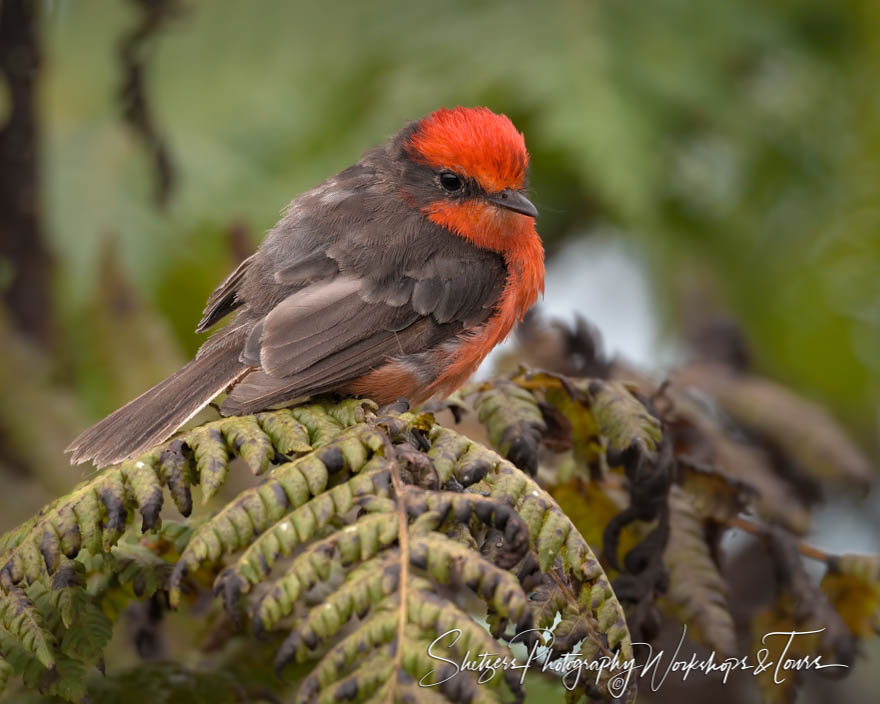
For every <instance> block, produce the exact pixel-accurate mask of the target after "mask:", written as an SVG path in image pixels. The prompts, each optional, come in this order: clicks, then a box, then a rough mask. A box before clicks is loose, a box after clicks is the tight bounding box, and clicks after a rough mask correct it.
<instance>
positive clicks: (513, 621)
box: [0, 385, 631, 702]
mask: <svg viewBox="0 0 880 704" xmlns="http://www.w3.org/2000/svg"><path fill="white" fill-rule="evenodd" d="M504 389H505V390H504V394H500V393H499V394H494V395H493V394H491V393H490V390H489V389H486V390H485V391H486V395H485V397H484V398H483V401H482V403H483V404H484V406H485V408H490V410H489V411H486V413H485V414H484V420H487V422H489V421H490V419H491V418H494V419H495V420H492V421H491V422H492V423H494V422H496V421H498V422H499V428H501V426H503V425H504V424H505V423H507V422H508V421H509V420H510V419H511V418H516V419H518V420H516V423H517V428H518V430H517V433H519V435H516V433H514V434H513V435H511V432H510V431H507V434H506V435H505V431H504V430H503V429H500V430H499V433H500V434H499V436H498V438H497V440H498V441H499V443H500V444H501V446H502V449H504V447H503V445H504V442H507V441H508V440H510V441H511V442H512V445H511V447H513V446H514V445H516V443H517V442H518V441H516V440H515V438H514V440H511V438H513V437H514V435H516V437H522V436H523V433H525V432H526V431H525V428H526V427H529V428H532V430H534V431H535V432H536V433H538V435H539V434H540V431H539V430H538V427H539V426H538V423H539V421H540V416H541V412H540V410H539V408H538V405H537V400H536V397H534V396H533V395H532V394H531V392H529V391H527V390H525V389H521V388H519V387H517V386H513V385H505V387H504ZM491 399H494V400H491ZM485 404H488V405H485ZM493 404H494V405H493ZM375 411H376V409H375V406H374V405H372V404H370V403H369V402H365V401H344V402H342V403H340V404H337V405H335V406H334V405H330V406H323V405H321V404H311V405H308V406H301V407H295V408H291V409H286V410H283V411H273V412H268V413H261V414H258V415H256V416H246V417H241V418H224V419H221V420H218V421H212V422H210V423H207V424H205V425H203V426H201V427H199V428H195V429H193V430H189V431H184V432H182V433H180V434H178V435H177V436H175V437H174V438H172V439H170V440H169V441H167V442H166V443H164V444H162V445H160V446H158V447H156V448H154V449H153V450H151V451H150V452H148V453H145V454H144V455H142V456H140V457H137V458H134V459H132V460H128V461H126V462H124V463H122V464H121V465H119V466H118V467H111V468H108V469H105V470H103V471H102V472H99V473H98V474H96V475H94V476H93V477H91V478H90V479H89V480H88V481H86V482H84V483H83V484H82V485H80V486H79V487H78V488H77V489H75V490H74V491H73V492H72V493H71V494H69V495H68V496H66V497H63V498H62V499H60V500H58V501H56V502H55V503H54V504H52V505H51V506H49V507H47V509H46V510H45V511H44V512H43V513H42V514H41V515H40V516H39V517H38V518H37V519H36V520H34V521H30V522H28V523H27V524H26V525H25V526H23V527H22V528H20V529H18V530H17V531H15V532H13V533H11V534H9V535H7V536H4V538H3V539H2V540H0V545H5V546H6V549H5V552H4V554H3V556H2V565H3V566H2V568H0V584H2V586H3V589H4V590H5V591H4V594H7V595H14V596H15V598H17V599H18V600H19V601H18V602H16V603H17V604H18V606H17V607H16V608H18V609H19V611H21V609H26V611H27V614H28V615H29V617H30V621H28V622H27V624H26V625H22V623H23V622H19V621H16V622H14V623H12V622H11V623H12V629H11V630H10V631H9V634H8V637H7V638H6V640H4V641H3V642H0V653H2V654H3V655H4V656H6V655H7V651H9V653H11V655H10V657H11V658H12V659H11V660H9V661H10V662H12V663H13V667H14V668H15V670H16V672H25V671H27V672H31V675H27V676H26V679H27V677H30V679H29V680H27V681H31V682H32V681H35V679H34V678H35V677H36V678H37V679H38V678H39V676H43V675H45V673H46V672H49V671H54V670H52V668H53V667H54V668H55V670H57V671H60V670H61V669H62V668H66V669H67V670H69V672H70V673H73V674H75V675H76V677H74V679H72V680H70V683H71V687H72V686H73V685H76V686H80V687H82V686H84V684H83V681H84V680H83V677H84V675H83V666H84V665H88V664H89V663H90V662H91V661H93V660H94V659H95V658H96V657H99V655H100V652H101V651H102V649H103V647H104V646H105V645H106V640H107V638H109V632H110V631H109V628H110V625H109V621H108V620H107V619H106V617H105V616H103V614H102V615H101V618H98V617H97V614H98V612H97V611H96V610H95V609H97V608H98V606H97V602H95V600H94V597H93V596H92V595H90V594H89V593H88V592H87V591H86V590H85V588H84V580H82V579H81V577H82V575H83V574H84V571H85V570H89V571H90V573H94V575H95V576H96V577H97V576H98V575H100V579H96V580H91V584H92V585H93V588H94V589H96V590H97V591H96V593H101V594H105V595H110V594H113V595H115V596H113V599H118V598H119V597H120V596H122V597H123V599H130V598H133V596H145V595H151V594H155V593H156V592H158V591H159V590H164V589H167V590H168V592H169V596H170V600H171V602H172V604H179V603H180V602H181V595H182V589H183V586H184V579H186V578H187V577H188V576H193V577H195V576H197V575H201V576H198V578H197V579H195V580H188V581H187V584H193V585H196V586H198V585H199V584H204V583H205V582H204V578H203V577H204V575H205V574H206V573H207V574H208V575H209V576H210V575H211V574H212V572H211V571H210V570H212V569H214V568H217V567H221V568H222V569H221V570H220V571H219V574H218V575H217V576H216V578H215V579H214V589H215V593H219V594H221V595H222V597H223V600H224V602H225V605H226V607H227V609H228V610H229V611H230V612H231V613H232V614H233V615H234V616H236V617H237V616H238V615H239V614H241V613H245V614H248V615H249V617H250V621H251V625H252V627H253V628H254V629H255V630H256V631H258V632H264V633H268V632H269V631H273V630H275V631H277V630H281V631H282V632H283V631H285V630H286V631H287V635H286V638H285V639H284V641H283V643H282V645H281V647H280V649H279V650H278V653H277V658H276V661H277V665H278V666H279V668H281V667H284V666H285V665H286V664H287V663H288V662H290V661H293V660H297V661H301V662H306V661H312V660H314V659H315V658H316V657H320V658H321V659H320V661H319V662H318V663H317V666H316V667H315V668H314V669H312V670H311V672H310V673H309V674H307V675H306V678H305V679H304V680H303V683H302V686H301V688H300V693H299V696H300V698H301V699H302V700H303V701H306V700H308V701H311V700H313V699H317V700H319V701H320V700H325V699H329V698H333V697H336V696H343V695H344V696H347V697H355V698H360V699H370V698H375V697H377V696H381V697H384V700H394V701H402V700H405V699H406V697H407V696H409V694H411V692H412V691H417V690H413V689H412V688H413V686H417V683H418V681H419V680H420V679H421V678H423V677H425V676H426V675H427V674H428V673H430V672H431V670H436V671H435V673H434V676H435V678H436V676H437V674H438V673H439V669H437V668H436V667H435V665H437V664H438V661H437V660H436V659H433V658H431V657H429V655H428V646H429V645H430V644H431V643H432V642H433V641H434V640H435V639H436V638H437V637H438V635H440V634H442V633H444V632H445V631H450V630H455V629H457V632H458V631H460V636H459V640H458V641H456V643H455V645H450V652H455V653H457V654H458V655H463V653H464V652H466V651H467V650H468V649H477V648H479V649H480V650H481V651H489V650H491V651H492V652H502V653H508V652H509V651H508V650H507V647H506V645H505V641H506V639H508V638H510V637H512V635H515V634H516V633H520V632H523V631H527V630H528V629H530V628H531V627H532V625H533V624H535V623H536V618H537V619H540V622H541V623H542V624H543V625H546V626H548V627H549V626H550V625H552V621H553V618H554V617H555V615H556V614H555V612H554V613H553V614H551V613H550V609H549V607H548V604H549V603H550V602H549V601H547V602H544V603H543V604H538V603H534V602H533V601H532V600H531V599H530V597H531V596H532V592H533V589H534V584H535V583H537V582H534V580H533V582H534V583H533V584H532V586H529V585H530V582H529V580H528V579H524V578H523V568H522V565H524V564H526V563H528V564H531V565H532V566H533V567H532V568H531V570H532V572H535V571H537V573H538V574H540V575H542V576H543V577H545V578H548V579H551V580H552V581H553V582H554V583H555V584H557V585H558V589H559V594H558V596H559V598H558V599H556V600H555V601H554V602H553V603H554V604H556V605H557V607H558V609H559V611H561V612H562V613H563V622H564V623H565V624H571V625H572V628H577V629H578V633H582V634H583V638H584V639H586V640H585V646H584V648H585V652H600V651H601V652H602V653H610V652H612V651H615V650H619V651H620V652H621V654H622V655H623V656H624V657H625V658H628V657H631V644H630V641H629V635H628V633H627V630H626V624H625V619H624V618H623V611H622V608H621V606H620V604H619V602H617V600H616V598H615V597H614V594H613V592H612V591H611V586H610V583H609V582H608V579H607V577H606V576H605V575H604V572H603V571H602V568H601V567H600V565H599V562H598V560H597V559H596V557H595V555H594V554H593V553H592V551H591V550H590V548H589V546H588V545H587V543H586V541H585V540H584V539H583V537H581V536H580V534H579V533H578V532H577V530H576V528H575V527H574V525H573V524H572V523H571V521H570V520H568V518H567V517H566V516H565V514H564V513H563V512H562V511H561V509H560V508H559V506H558V505H557V504H556V502H555V501H554V500H553V498H552V497H551V496H550V494H548V493H547V492H545V491H544V490H543V489H542V488H540V487H539V486H538V484H537V483H536V482H535V481H534V480H533V479H532V478H531V477H530V476H529V475H528V474H526V473H524V472H523V471H521V470H519V469H517V468H516V467H515V466H514V464H512V463H511V462H510V461H508V460H506V459H504V458H503V457H501V456H500V455H499V454H498V453H497V452H495V451H492V450H489V449H487V448H485V447H483V446H481V445H479V444H478V443H475V442H473V441H471V440H469V439H468V438H466V437H464V436H462V435H459V434H458V433H455V432H454V431H451V430H446V429H444V428H440V427H439V426H435V425H434V423H433V418H432V417H431V416H429V415H427V414H423V415H416V414H412V413H402V414H401V413H397V412H396V411H393V410H388V411H386V412H385V414H384V415H377V413H376V412H375ZM505 438H506V439H505ZM509 449H510V448H508V450H509ZM507 454H510V452H508V453H507ZM235 457H240V458H241V459H243V460H244V462H245V463H247V464H248V465H249V466H250V469H251V471H252V472H253V473H254V474H257V475H260V476H261V482H260V483H259V484H258V485H256V486H254V487H252V488H248V489H245V490H244V491H242V492H240V493H239V494H238V495H237V496H236V497H235V498H233V499H232V500H231V501H229V502H228V503H227V504H226V505H225V506H224V507H223V508H221V509H220V510H219V511H218V512H217V513H216V514H215V515H214V516H213V517H211V518H209V519H207V520H203V521H201V522H200V523H199V522H195V523H194V524H193V525H195V526H197V527H195V528H194V529H193V528H191V527H188V526H180V525H176V524H173V523H170V522H169V523H166V526H162V524H161V523H160V519H159V515H160V511H161V510H162V507H163V499H164V496H165V489H167V490H168V493H169V494H170V496H171V497H172V499H173V501H174V503H175V505H176V506H177V508H178V509H179V510H180V511H181V513H183V514H185V515H186V514H189V513H190V512H191V511H192V510H193V500H192V498H193V497H192V488H193V487H194V486H199V485H200V486H201V490H202V495H203V498H204V499H206V500H207V499H209V498H211V497H212V496H215V495H216V492H217V490H218V489H219V488H220V486H222V484H223V483H224V481H225V479H226V477H227V475H228V472H229V469H230V462H231V460H232V459H233V458H235ZM138 513H139V514H140V516H141V520H140V528H141V530H143V531H148V532H150V535H149V536H145V537H144V538H142V539H141V540H140V541H139V542H137V541H136V540H134V532H133V531H131V532H129V533H126V531H128V530H129V529H130V528H133V527H134V524H135V523H136V516H137V515H138ZM124 535H125V538H124V539H121V538H122V537H123V536H124ZM72 558H76V562H70V560H71V559H72ZM172 565H173V566H172ZM52 575H55V576H56V578H57V580H61V581H62V582H65V583H64V584H60V583H59V584H55V583H54V582H53V584H52V585H49V582H48V581H47V580H48V579H49V578H50V577H51V576H52ZM61 575H69V577H64V578H63V579H62V578H61ZM57 580H56V581H57ZM65 580H66V581H65ZM20 585H21V586H20ZM27 585H30V586H27ZM23 587H27V590H26V591H25V590H24V589H23ZM31 590H32V591H33V594H30V592H31ZM464 594H467V595H468V596H467V597H466V598H465V597H464V596H463V595H464ZM9 598H10V599H12V597H9ZM32 599H36V602H33V601H32ZM459 599H464V601H459ZM316 600H317V601H318V603H316ZM468 600H469V601H468ZM114 603H118V602H114ZM123 603H124V602H123ZM464 603H469V604H471V605H474V604H481V605H482V606H481V609H482V612H483V614H484V615H485V616H486V617H487V618H488V619H489V621H490V622H491V623H492V624H493V629H492V632H491V633H490V632H487V631H486V630H485V629H484V628H482V627H481V626H480V625H479V624H478V623H477V622H476V621H474V620H473V616H474V615H477V616H478V615H481V614H480V608H478V609H477V612H476V613H475V614H473V615H472V614H471V613H470V612H469V611H465V610H463V609H462V604H464ZM9 604H10V606H12V605H13V602H12V601H10V602H9ZM241 607H244V608H241ZM114 608H117V611H116V613H118V607H113V608H110V609H109V612H111V613H112V612H113V609H114ZM470 608H473V606H471V607H469V609H470ZM43 612H46V613H49V614H51V615H52V619H51V620H49V621H46V622H45V623H42V622H41V621H40V619H41V617H42V613H43ZM13 613H14V611H12V610H8V614H10V617H11V615H12V614H13ZM15 613H17V612H15ZM102 619H103V620H102ZM508 626H510V627H511V628H512V629H513V633H512V634H511V633H507V631H508ZM272 637H274V636H272ZM279 640H280V639H279ZM19 641H22V643H23V644H24V645H27V646H29V647H30V651H28V650H26V649H24V647H23V646H22V645H19ZM7 646H8V647H7ZM16 648H18V650H16ZM72 649H77V650H78V651H80V652H82V653H83V657H82V658H81V659H77V658H71V656H70V653H69V651H70V650H72ZM460 649H462V652H459V650H460ZM15 653H19V655H18V656H16V655H15ZM37 654H39V655H40V659H38V657H37ZM16 658H17V659H16ZM27 658H30V660H27ZM31 661H32V662H33V664H31ZM68 661H70V662H68ZM440 664H442V663H440ZM77 668H79V670H77ZM389 668H390V669H389ZM377 672H379V673H383V675H382V676H377V675H376V673H377ZM40 673H43V674H42V675H41V674H40ZM389 673H390V674H389ZM515 675H516V673H515V671H512V672H510V673H505V674H499V675H498V676H497V678H495V679H494V681H492V682H488V683H487V686H482V684H478V682H477V679H476V677H478V676H479V675H475V674H474V673H470V672H462V673H460V674H459V675H457V676H456V677H455V678H451V679H450V680H449V681H448V682H443V683H440V684H438V687H437V688H429V689H428V690H425V692H428V693H427V694H425V696H426V697H428V698H430V699H434V700H437V701H441V700H452V701H457V700H458V699H460V698H461V697H463V696H464V697H465V698H469V699H471V700H473V701H487V702H490V701H491V702H495V701H500V699H501V698H502V697H504V696H507V695H512V696H513V697H514V698H515V699H520V698H521V697H522V692H521V689H520V686H519V680H518V677H516V676H515ZM77 677H78V678H79V679H76V678H77ZM441 679H442V678H441ZM429 680H430V677H429ZM426 681H428V680H426ZM59 682H65V683H66V682H67V680H66V679H65V678H64V677H61V678H60V680H59ZM414 683H415V684H414ZM64 686H65V687H67V684H65V685H64ZM73 693H75V688H70V689H69V692H68V694H71V696H72V694H73ZM505 693H506V694H505Z"/></svg>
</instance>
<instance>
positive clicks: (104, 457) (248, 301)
mask: <svg viewBox="0 0 880 704" xmlns="http://www.w3.org/2000/svg"><path fill="white" fill-rule="evenodd" d="M528 163H529V157H528V152H527V151H526V148H525V143H524V139H523V136H522V134H520V133H519V132H518V131H517V130H516V128H515V127H514V126H513V124H512V123H511V122H510V120H509V119H508V118H507V117H505V116H503V115H497V114H495V113H493V112H491V111H490V110H488V109H487V108H462V107H458V108H455V109H452V110H447V109H441V110H437V111H436V112H434V113H432V114H430V115H428V116H427V117H425V118H423V119H421V120H418V121H416V122H412V123H410V124H407V125H406V126H404V127H403V129H401V130H400V131H399V132H398V133H397V134H396V135H394V136H393V137H392V138H391V139H390V140H389V141H388V142H387V143H385V144H384V145H382V146H380V147H377V148H375V149H372V150H370V151H369V152H367V153H366V154H365V155H364V157H363V158H362V159H361V160H360V161H359V162H358V163H356V164H355V165H354V166H351V167H349V168H347V169H344V170H343V171H341V172H340V173H338V174H336V175H335V176H333V177H332V178H330V179H328V180H327V181H325V182H324V183H322V184H320V185H319V186H317V187H315V188H313V189H312V190H310V191H307V192H306V193H304V194H302V195H301V196H299V197H298V198H296V199H294V200H293V202H291V204H290V205H289V207H288V208H287V211H286V213H285V215H284V217H283V218H282V219H281V220H280V221H279V222H278V224H277V225H276V226H275V227H274V228H273V229H272V231H271V232H270V233H269V235H268V236H267V237H266V239H265V241H264V242H263V244H262V246H261V247H260V248H259V250H257V252H256V253H255V254H253V255H252V256H250V257H248V258H247V259H245V260H244V261H243V262H242V263H241V264H240V265H239V266H238V268H237V269H236V270H235V271H234V272H232V274H230V275H229V276H228V277H227V278H226V280H225V281H223V283H221V284H220V286H219V287H218V288H217V289H216V290H215V291H214V292H213V293H212V294H211V296H210V298H209V299H208V304H207V306H206V308H205V311H204V315H203V317H202V320H201V322H200V323H199V325H198V328H197V330H198V331H200V332H201V331H206V330H208V329H210V328H211V327H213V326H214V325H216V324H217V323H218V322H220V321H221V320H222V319H223V318H225V317H226V316H227V315H229V314H231V313H235V314H236V315H235V319H234V320H233V321H232V322H231V323H230V324H228V325H226V326H225V327H224V328H222V329H221V330H219V331H218V332H217V333H216V334H215V335H213V336H212V337H211V338H210V339H208V340H207V342H205V343H204V344H203V345H202V347H201V349H200V350H199V352H198V354H197V355H196V358H195V359H194V360H192V361H191V362H189V363H188V364H186V365H185V366H184V367H183V368H182V369H180V370H179V371H178V372H177V373H175V374H173V375H172V376H170V377H169V378H167V379H165V380H164V381H162V382H160V383H159V384H158V385H156V386H155V387H153V388H152V389H150V390H149V391H147V392H146V393H144V394H142V395H141V396H139V397H137V398H136V399H134V400H133V401H131V402H130V403H128V404H127V405H125V406H123V407H122V408H120V409H119V410H117V411H115V412H114V413H112V414H111V415H109V416H108V417H107V418H105V419H104V420H102V421H101V422H99V423H98V424H97V425H95V426H94V427H92V428H90V429H89V430H87V431H85V432H84V433H82V434H81V435H80V436H79V437H78V438H76V439H75V440H74V441H73V442H72V443H71V444H70V446H69V447H68V451H69V452H71V453H72V457H71V459H72V461H73V462H84V461H87V460H94V462H95V463H96V464H97V465H99V466H101V465H106V464H112V463H115V462H118V461H120V460H123V459H125V458H127V457H131V456H133V455H135V454H137V453H139V452H143V451H144V450H146V449H148V448H149V447H151V446H153V445H155V444H156V443H158V442H161V441H163V440H165V439H166V438H168V437H169V436H170V435H171V434H172V433H173V432H174V431H176V430H177V429H178V428H180V426H181V425H183V424H184V423H185V422H186V421H187V420H188V419H190V418H192V416H193V415H195V414H196V413H197V412H198V411H199V410H200V409H201V408H203V407H204V406H205V405H207V404H208V403H209V402H210V401H211V399H213V398H214V397H215V396H217V395H218V394H220V393H222V392H223V391H228V395H227V396H226V398H225V400H224V401H223V404H222V406H221V411H222V412H223V413H224V414H227V415H237V414H247V413H253V412H256V411H260V410H265V409H267V408H270V407H275V406H278V405H284V404H289V403H291V402H293V401H295V400H297V399H302V398H305V397H308V396H311V395H314V394H320V393H326V392H339V393H341V394H343V395H359V396H365V397H369V398H372V399H374V400H376V401H378V402H379V403H390V402H392V401H394V400H396V399H397V398H400V397H405V398H408V399H410V400H411V401H413V402H422V401H425V400H427V399H429V398H431V397H433V396H438V395H445V394H448V393H450V392H452V391H453V390H455V389H456V388H458V387H459V386H460V385H461V384H462V383H463V382H464V381H465V380H466V379H467V378H468V377H469V376H470V375H471V374H472V373H473V372H474V371H475V370H476V368H477V366H478V365H479V364H480V362H481V361H482V360H483V359H484V358H485V357H486V355H487V354H488V353H489V351H490V350H491V349H492V348H493V347H494V346H495V345H497V344H498V343H499V342H500V341H501V340H503V339H504V338H505V337H506V336H507V335H508V334H509V333H510V331H511V329H512V328H513V326H514V325H515V324H516V323H517V322H518V321H519V320H521V319H522V317H523V316H524V315H525V313H526V312H527V311H528V310H529V309H530V308H531V307H532V306H533V305H534V303H535V301H536V300H537V297H538V295H539V293H542V292H543V288H544V250H543V246H542V244H541V239H540V237H539V236H538V234H537V231H536V229H535V218H536V217H537V214H538V213H537V210H536V209H535V206H534V205H533V204H532V203H531V202H530V201H529V200H528V198H527V197H526V196H525V194H524V188H525V185H526V177H527V171H528Z"/></svg>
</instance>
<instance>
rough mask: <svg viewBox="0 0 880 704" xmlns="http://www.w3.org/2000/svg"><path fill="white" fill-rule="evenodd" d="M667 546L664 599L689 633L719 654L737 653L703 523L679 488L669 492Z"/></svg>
mask: <svg viewBox="0 0 880 704" xmlns="http://www.w3.org/2000/svg"><path fill="white" fill-rule="evenodd" d="M669 507H670V521H669V544H668V545H667V547H666V551H665V553H664V556H663V559H664V562H665V563H666V568H667V570H668V571H669V590H668V592H667V595H666V596H667V599H668V600H669V603H670V605H671V606H672V608H673V610H674V612H675V613H676V614H677V615H678V617H679V620H680V621H682V622H683V623H686V624H688V625H689V626H692V627H693V629H692V630H691V633H692V634H693V635H695V636H696V637H697V638H698V639H699V640H700V641H702V642H703V643H705V644H706V645H707V646H708V647H709V648H711V649H713V650H715V651H717V652H718V654H719V655H725V656H726V655H734V654H735V653H736V652H737V643H736V629H735V626H734V623H733V618H732V616H731V615H730V609H729V607H728V605H727V586H726V584H725V582H724V579H723V578H722V576H721V574H720V573H719V571H718V567H717V565H716V564H715V561H714V560H713V559H712V555H711V551H710V548H709V545H708V544H707V543H706V537H705V533H704V526H703V521H702V519H701V517H700V516H699V514H698V513H697V510H696V508H695V506H694V504H693V502H692V500H691V499H690V497H689V496H688V495H687V494H686V493H685V492H684V491H683V490H682V489H681V488H679V487H677V486H673V487H672V488H671V489H670V492H669Z"/></svg>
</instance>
